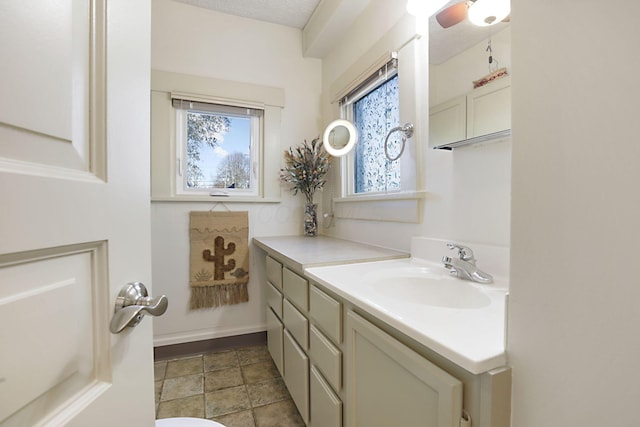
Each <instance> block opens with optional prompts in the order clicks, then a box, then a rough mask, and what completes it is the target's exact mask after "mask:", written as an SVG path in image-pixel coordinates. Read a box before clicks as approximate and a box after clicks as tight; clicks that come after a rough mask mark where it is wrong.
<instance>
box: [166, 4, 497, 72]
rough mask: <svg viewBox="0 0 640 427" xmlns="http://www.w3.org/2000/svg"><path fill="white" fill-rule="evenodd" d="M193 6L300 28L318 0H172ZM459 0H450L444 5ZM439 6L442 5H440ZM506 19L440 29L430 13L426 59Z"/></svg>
mask: <svg viewBox="0 0 640 427" xmlns="http://www.w3.org/2000/svg"><path fill="white" fill-rule="evenodd" d="M175 1H178V2H181V3H187V4H190V5H193V6H198V7H203V8H206V9H211V10H216V11H218V12H222V13H228V14H230V15H236V16H242V17H245V18H252V19H257V20H259V21H266V22H271V23H274V24H280V25H286V26H289V27H294V28H300V29H302V28H304V26H305V25H306V23H307V21H308V20H309V18H311V15H312V14H313V11H314V10H315V9H316V7H317V6H318V3H320V0H175ZM460 1H461V0H450V1H449V2H448V3H447V4H446V5H445V6H444V7H447V6H449V5H452V4H454V3H458V2H460ZM444 7H443V8H444ZM506 25H509V24H507V23H499V24H496V25H494V26H492V27H476V26H475V25H473V24H471V23H470V22H469V20H468V19H465V20H464V21H463V22H460V23H459V24H456V25H454V26H452V27H449V28H447V29H443V28H442V27H440V25H439V24H438V23H437V22H436V20H435V18H434V17H433V16H432V17H431V19H430V20H429V62H430V63H432V64H440V63H442V62H444V61H446V60H447V59H449V58H451V57H452V56H455V55H457V54H458V53H460V52H462V51H464V50H466V49H469V48H470V47H471V46H474V45H476V44H477V43H480V42H481V41H482V40H487V39H488V38H489V37H490V35H491V34H494V33H497V32H498V31H500V30H502V29H504V28H505V26H506Z"/></svg>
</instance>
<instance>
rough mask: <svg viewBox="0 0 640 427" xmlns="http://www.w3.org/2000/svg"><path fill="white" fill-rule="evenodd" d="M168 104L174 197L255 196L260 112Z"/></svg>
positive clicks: (179, 101)
mask: <svg viewBox="0 0 640 427" xmlns="http://www.w3.org/2000/svg"><path fill="white" fill-rule="evenodd" d="M172 105H173V107H174V109H175V113H176V150H177V153H176V155H177V158H178V171H177V172H178V176H177V179H176V186H177V188H176V193H177V194H211V195H247V196H253V195H257V194H258V189H259V188H260V182H259V177H260V170H259V167H260V161H259V158H260V147H261V145H262V143H261V141H262V132H261V130H262V127H263V126H262V120H263V117H264V111H263V110H261V109H257V108H246V107H238V106H230V105H221V104H214V103H206V102H195V101H190V100H185V99H173V101H172Z"/></svg>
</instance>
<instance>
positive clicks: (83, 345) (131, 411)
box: [0, 0, 155, 427]
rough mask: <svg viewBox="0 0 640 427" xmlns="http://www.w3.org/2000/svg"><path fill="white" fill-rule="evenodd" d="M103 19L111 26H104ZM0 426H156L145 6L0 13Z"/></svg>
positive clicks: (33, 6) (35, 6)
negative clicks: (134, 310) (133, 289)
mask: <svg viewBox="0 0 640 427" xmlns="http://www.w3.org/2000/svg"><path fill="white" fill-rule="evenodd" d="M107 16H108V19H107ZM0 39H2V40H3V41H4V42H3V43H0V63H2V70H1V71H0V76H1V78H0V93H1V94H2V96H0V200H2V208H1V209H0V236H1V237H0V324H1V325H2V326H1V327H0V342H1V343H2V344H1V345H2V351H0V425H1V426H2V427H9V426H12V427H13V426H22V427H23V426H41V425H45V426H60V425H66V426H92V427H107V426H135V427H151V426H153V425H154V418H155V416H154V390H153V388H154V387H153V355H152V321H151V319H150V318H146V319H144V320H143V321H142V323H141V324H140V325H139V326H137V327H136V328H127V330H126V331H124V332H123V333H121V334H118V335H113V334H111V333H110V332H109V321H110V319H111V316H112V313H113V309H114V302H115V298H116V295H117V294H118V292H119V291H120V289H121V288H122V287H123V286H124V285H125V284H126V283H128V282H133V281H141V282H143V283H145V284H146V285H147V286H148V287H149V288H151V286H150V285H151V283H150V278H151V261H150V230H149V217H150V206H149V55H150V47H149V44H150V1H149V0H140V1H135V2H131V1H127V0H108V1H107V0H86V1H72V0H60V1H54V2H52V1H44V0H38V1H36V0H31V1H28V2H24V1H22V0H4V1H2V6H0Z"/></svg>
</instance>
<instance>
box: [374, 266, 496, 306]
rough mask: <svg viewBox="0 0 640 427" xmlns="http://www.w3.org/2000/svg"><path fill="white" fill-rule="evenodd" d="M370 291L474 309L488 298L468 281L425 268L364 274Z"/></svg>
mask: <svg viewBox="0 0 640 427" xmlns="http://www.w3.org/2000/svg"><path fill="white" fill-rule="evenodd" d="M362 281H363V282H365V283H368V284H369V286H370V287H371V292H374V293H377V294H379V295H380V296H382V297H384V298H391V299H394V300H398V301H401V302H404V303H408V304H424V305H428V306H432V307H444V308H456V309H477V308H481V307H486V306H488V305H489V304H491V299H490V298H489V297H488V296H487V295H486V293H485V292H484V291H482V290H481V289H479V288H478V286H482V285H477V284H473V283H472V282H468V281H463V280H460V279H455V278H452V277H450V276H448V275H443V274H442V272H437V271H434V270H432V269H428V268H394V269H387V270H379V271H376V272H375V273H368V274H365V275H364V277H363V278H362Z"/></svg>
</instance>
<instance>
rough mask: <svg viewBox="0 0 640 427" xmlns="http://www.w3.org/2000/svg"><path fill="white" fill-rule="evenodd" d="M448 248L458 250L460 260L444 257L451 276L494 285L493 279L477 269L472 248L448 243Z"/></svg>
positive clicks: (443, 260)
mask: <svg viewBox="0 0 640 427" xmlns="http://www.w3.org/2000/svg"><path fill="white" fill-rule="evenodd" d="M447 248H449V249H457V250H458V258H451V257H448V256H446V255H445V256H443V257H442V262H443V263H444V266H445V268H447V269H449V274H451V275H452V276H455V277H458V278H460V279H464V280H471V281H473V282H478V283H484V284H488V283H493V277H491V275H490V274H487V273H485V272H484V271H482V270H480V269H479V268H478V267H476V259H475V257H474V255H473V251H472V250H471V248H468V247H466V246H463V245H459V244H456V243H451V242H449V243H447Z"/></svg>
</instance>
